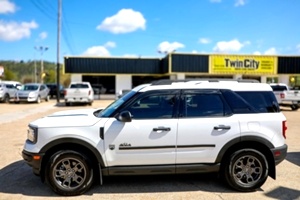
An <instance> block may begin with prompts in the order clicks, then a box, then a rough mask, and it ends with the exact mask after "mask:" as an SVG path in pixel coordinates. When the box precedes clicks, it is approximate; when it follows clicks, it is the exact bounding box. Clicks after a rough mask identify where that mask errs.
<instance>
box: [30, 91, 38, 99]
mask: <svg viewBox="0 0 300 200" xmlns="http://www.w3.org/2000/svg"><path fill="white" fill-rule="evenodd" d="M36 96H37V93H36V92H30V93H29V95H28V97H31V98H34V97H36Z"/></svg>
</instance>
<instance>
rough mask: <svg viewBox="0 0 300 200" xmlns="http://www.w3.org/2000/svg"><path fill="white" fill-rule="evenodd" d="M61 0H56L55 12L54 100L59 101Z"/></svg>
mask: <svg viewBox="0 0 300 200" xmlns="http://www.w3.org/2000/svg"><path fill="white" fill-rule="evenodd" d="M61 7H62V0H58V12H57V63H56V88H57V90H56V101H57V103H59V99H60V93H59V90H60V80H59V77H60V66H59V56H60V29H61V28H60V26H61V10H62V8H61Z"/></svg>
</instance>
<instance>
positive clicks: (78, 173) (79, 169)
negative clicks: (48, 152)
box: [45, 150, 94, 196]
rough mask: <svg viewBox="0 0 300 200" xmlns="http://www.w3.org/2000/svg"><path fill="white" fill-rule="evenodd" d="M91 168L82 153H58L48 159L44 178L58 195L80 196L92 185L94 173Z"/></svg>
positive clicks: (68, 151)
mask: <svg viewBox="0 0 300 200" xmlns="http://www.w3.org/2000/svg"><path fill="white" fill-rule="evenodd" d="M91 166H92V165H91V162H90V161H89V159H88V158H87V157H86V156H85V155H84V154H82V153H79V152H75V151H70V150H67V151H60V152H57V153H56V154H54V155H53V156H51V158H50V159H49V162H48V164H47V168H46V174H45V178H46V181H47V183H48V184H49V185H50V187H51V189H52V190H53V191H54V192H55V193H57V194H59V195H63V196H75V195H80V194H83V193H85V192H86V191H88V190H89V189H90V187H91V186H92V184H93V179H94V171H93V168H92V167H91Z"/></svg>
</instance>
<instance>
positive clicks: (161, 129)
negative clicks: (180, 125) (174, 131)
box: [153, 127, 171, 132]
mask: <svg viewBox="0 0 300 200" xmlns="http://www.w3.org/2000/svg"><path fill="white" fill-rule="evenodd" d="M170 130H171V128H166V127H158V128H153V131H155V132H158V131H170Z"/></svg>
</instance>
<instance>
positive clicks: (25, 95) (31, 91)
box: [15, 83, 50, 103]
mask: <svg viewBox="0 0 300 200" xmlns="http://www.w3.org/2000/svg"><path fill="white" fill-rule="evenodd" d="M49 91H50V90H49V88H48V87H47V86H46V85H45V84H41V83H26V84H24V85H23V86H22V87H21V89H20V90H18V92H17V93H16V98H15V102H16V103H19V102H36V103H40V102H41V101H42V100H45V101H49Z"/></svg>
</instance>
